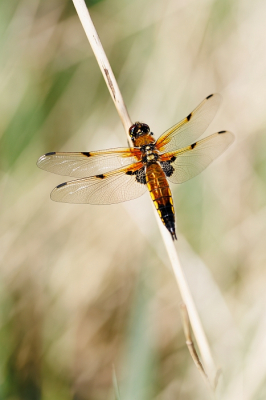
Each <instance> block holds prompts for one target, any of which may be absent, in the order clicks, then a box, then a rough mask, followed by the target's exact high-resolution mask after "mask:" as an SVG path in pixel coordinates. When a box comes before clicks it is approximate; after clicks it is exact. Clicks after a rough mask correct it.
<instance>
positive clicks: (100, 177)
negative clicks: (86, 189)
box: [95, 174, 104, 179]
mask: <svg viewBox="0 0 266 400" xmlns="http://www.w3.org/2000/svg"><path fill="white" fill-rule="evenodd" d="M95 178H99V179H103V178H104V175H103V174H100V175H95Z"/></svg>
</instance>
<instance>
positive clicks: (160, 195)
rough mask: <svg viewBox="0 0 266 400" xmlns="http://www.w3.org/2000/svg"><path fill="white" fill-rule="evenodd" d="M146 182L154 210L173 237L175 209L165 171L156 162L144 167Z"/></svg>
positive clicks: (174, 237)
mask: <svg viewBox="0 0 266 400" xmlns="http://www.w3.org/2000/svg"><path fill="white" fill-rule="evenodd" d="M146 183H147V187H148V190H149V192H150V195H151V198H152V201H153V203H154V205H155V207H156V210H157V212H158V214H159V216H160V218H161V220H162V221H163V223H164V225H165V226H166V228H167V229H168V230H169V231H170V233H171V235H172V237H173V239H176V234H175V211H174V206H173V199H172V193H171V190H170V187H169V184H168V181H167V179H166V176H165V173H164V172H163V170H162V168H161V166H160V165H159V164H158V163H152V164H148V165H147V168H146Z"/></svg>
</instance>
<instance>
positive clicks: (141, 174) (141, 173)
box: [135, 167, 147, 185]
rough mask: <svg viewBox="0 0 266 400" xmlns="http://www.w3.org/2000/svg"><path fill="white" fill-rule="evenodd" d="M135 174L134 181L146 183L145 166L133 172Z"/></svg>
mask: <svg viewBox="0 0 266 400" xmlns="http://www.w3.org/2000/svg"><path fill="white" fill-rule="evenodd" d="M135 175H136V181H137V182H139V183H142V184H143V185H146V183H147V181H146V173H145V168H144V167H143V168H140V169H138V170H137V171H136V172H135Z"/></svg>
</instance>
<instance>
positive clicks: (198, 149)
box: [160, 131, 234, 183]
mask: <svg viewBox="0 0 266 400" xmlns="http://www.w3.org/2000/svg"><path fill="white" fill-rule="evenodd" d="M233 141H234V135H233V134H232V133H231V132H228V131H221V132H217V133H214V134H213V135H211V136H208V137H206V138H205V139H202V140H199V141H198V142H196V143H193V144H192V145H190V146H187V147H185V148H183V149H181V150H179V151H176V152H170V153H165V154H162V155H161V157H160V160H161V162H162V167H163V169H164V170H165V173H166V175H167V176H168V179H169V180H170V181H171V182H173V183H182V182H185V181H188V180H189V179H191V178H193V177H194V176H196V175H198V174H199V173H200V172H201V171H203V170H204V169H205V168H206V167H207V166H208V165H209V164H210V163H211V162H212V161H213V160H215V159H216V158H217V157H218V156H219V155H220V154H222V153H223V152H224V151H225V150H226V149H227V147H229V146H230V144H231V143H232V142H233Z"/></svg>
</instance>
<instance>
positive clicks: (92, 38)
mask: <svg viewBox="0 0 266 400" xmlns="http://www.w3.org/2000/svg"><path fill="white" fill-rule="evenodd" d="M73 3H74V6H75V8H76V11H77V13H78V16H79V18H80V21H81V23H82V25H83V28H84V30H85V32H86V35H87V37H88V39H89V42H90V44H91V47H92V49H93V52H94V55H95V57H96V59H97V61H98V64H99V66H100V69H101V71H102V74H103V77H104V79H105V82H106V84H107V87H108V89H109V91H110V94H111V97H112V99H113V101H114V103H115V106H116V109H117V111H118V114H119V116H120V118H121V120H122V123H123V125H124V128H125V131H126V134H127V138H128V142H129V143H130V145H131V146H132V143H131V140H130V138H129V132H128V129H129V127H130V126H131V125H132V122H131V120H130V117H129V115H128V112H127V109H126V106H125V103H124V101H123V98H122V95H121V92H120V90H119V88H118V85H117V82H116V79H115V77H114V74H113V72H112V69H111V66H110V64H109V62H108V59H107V57H106V54H105V52H104V50H103V47H102V45H101V42H100V39H99V36H98V34H97V32H96V30H95V27H94V25H93V23H92V20H91V17H90V14H89V12H88V9H87V7H86V4H85V2H84V0H73ZM153 208H154V207H153ZM154 211H155V209H154ZM155 215H156V217H157V221H158V225H159V228H160V231H161V234H162V237H163V240H164V243H165V246H166V250H167V252H168V255H169V258H170V261H171V264H172V267H173V270H174V273H175V277H176V280H177V283H178V286H179V289H180V292H181V296H182V300H183V302H184V303H185V304H186V307H187V310H188V314H189V318H190V321H191V326H192V329H193V333H194V336H195V338H196V341H197V344H198V347H199V350H200V353H201V357H202V360H203V362H204V365H205V368H206V370H207V371H208V374H209V376H211V377H212V376H215V372H216V368H215V364H214V361H213V358H212V354H211V351H210V347H209V344H208V341H207V339H206V335H205V333H204V330H203V327H202V324H201V321H200V319H199V316H198V313H197V309H196V307H195V304H194V301H193V298H192V296H191V293H190V290H189V287H188V284H187V281H186V278H185V276H184V273H183V271H182V268H181V265H180V262H179V259H178V256H177V253H176V249H175V246H174V243H173V241H172V238H171V236H170V234H169V232H168V231H167V230H166V228H165V227H164V226H163V224H162V222H161V220H160V218H159V216H158V214H157V212H156V211H155Z"/></svg>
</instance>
